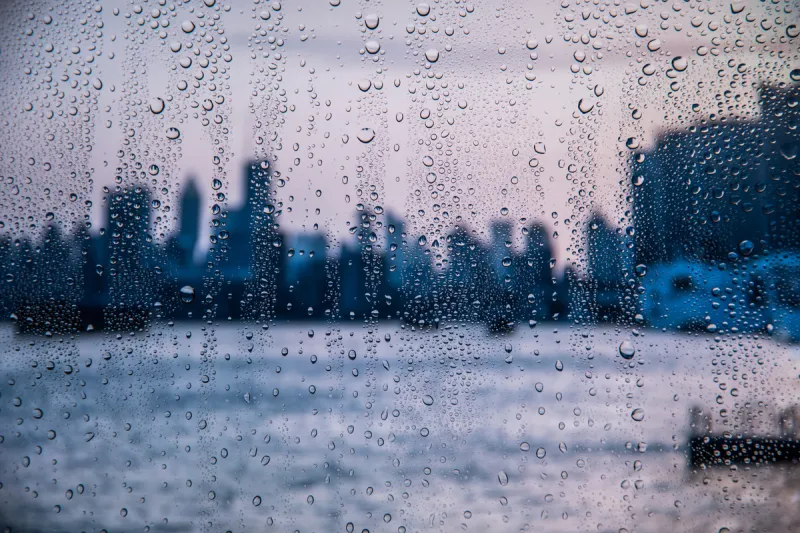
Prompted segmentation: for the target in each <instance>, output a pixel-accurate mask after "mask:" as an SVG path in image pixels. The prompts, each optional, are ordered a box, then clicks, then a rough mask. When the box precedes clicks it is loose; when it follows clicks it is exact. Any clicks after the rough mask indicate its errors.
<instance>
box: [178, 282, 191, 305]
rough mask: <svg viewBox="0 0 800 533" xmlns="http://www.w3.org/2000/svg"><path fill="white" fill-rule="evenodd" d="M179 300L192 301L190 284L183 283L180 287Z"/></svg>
mask: <svg viewBox="0 0 800 533" xmlns="http://www.w3.org/2000/svg"><path fill="white" fill-rule="evenodd" d="M180 292H181V300H183V303H187V304H189V303H192V302H193V301H194V287H192V286H191V285H184V286H183V287H181V291H180Z"/></svg>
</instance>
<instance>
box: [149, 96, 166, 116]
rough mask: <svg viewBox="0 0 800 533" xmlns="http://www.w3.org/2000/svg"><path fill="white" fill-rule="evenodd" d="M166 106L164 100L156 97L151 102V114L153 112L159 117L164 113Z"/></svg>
mask: <svg viewBox="0 0 800 533" xmlns="http://www.w3.org/2000/svg"><path fill="white" fill-rule="evenodd" d="M164 105H165V104H164V99H163V98H161V97H159V96H156V97H155V98H153V99H152V100H150V112H152V113H153V114H155V115H158V114H160V113H161V112H163V111H164Z"/></svg>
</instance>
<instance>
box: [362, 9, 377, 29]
mask: <svg viewBox="0 0 800 533" xmlns="http://www.w3.org/2000/svg"><path fill="white" fill-rule="evenodd" d="M364 24H365V25H366V26H367V28H369V29H371V30H374V29H375V28H377V27H378V25H379V24H380V18H378V15H376V14H375V13H370V14H369V15H367V16H366V17H364Z"/></svg>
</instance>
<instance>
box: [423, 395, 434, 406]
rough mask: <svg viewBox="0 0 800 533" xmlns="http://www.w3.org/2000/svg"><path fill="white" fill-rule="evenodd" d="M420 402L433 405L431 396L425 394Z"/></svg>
mask: <svg viewBox="0 0 800 533" xmlns="http://www.w3.org/2000/svg"><path fill="white" fill-rule="evenodd" d="M422 403H424V404H425V405H429V406H430V405H433V396H430V395H428V394H426V395H425V396H423V397H422Z"/></svg>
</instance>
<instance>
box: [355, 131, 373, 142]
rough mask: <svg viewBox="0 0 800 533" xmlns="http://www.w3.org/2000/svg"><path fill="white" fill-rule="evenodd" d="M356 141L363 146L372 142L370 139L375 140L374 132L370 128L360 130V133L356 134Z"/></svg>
mask: <svg viewBox="0 0 800 533" xmlns="http://www.w3.org/2000/svg"><path fill="white" fill-rule="evenodd" d="M357 137H358V140H359V141H361V142H362V143H364V144H367V143H370V142H372V139H374V138H375V130H373V129H372V128H361V131H359V132H358V135H357Z"/></svg>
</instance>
